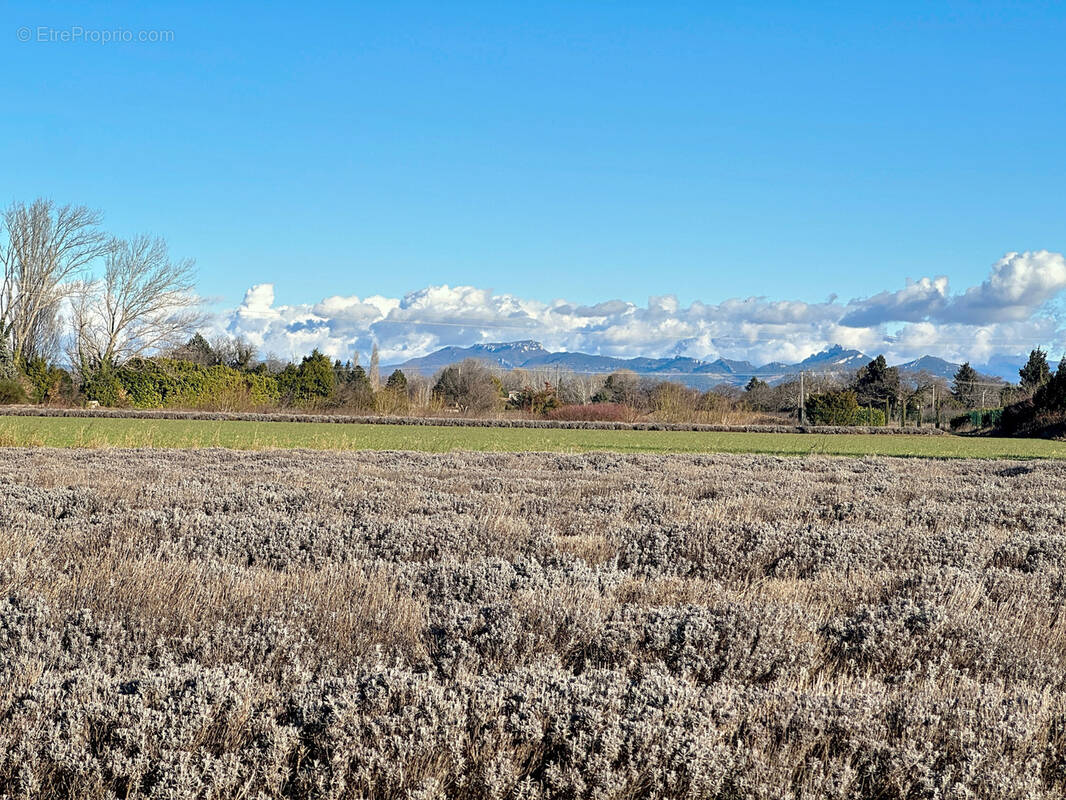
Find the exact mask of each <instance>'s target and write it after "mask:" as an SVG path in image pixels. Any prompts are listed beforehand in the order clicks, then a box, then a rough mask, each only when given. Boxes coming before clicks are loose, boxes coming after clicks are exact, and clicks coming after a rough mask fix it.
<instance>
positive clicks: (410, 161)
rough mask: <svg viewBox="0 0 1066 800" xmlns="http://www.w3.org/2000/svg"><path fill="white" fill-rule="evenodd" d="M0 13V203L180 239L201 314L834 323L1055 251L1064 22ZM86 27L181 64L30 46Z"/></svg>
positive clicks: (573, 8)
mask: <svg viewBox="0 0 1066 800" xmlns="http://www.w3.org/2000/svg"><path fill="white" fill-rule="evenodd" d="M6 11H7V13H6V14H5V15H4V20H5V22H4V25H5V26H6V27H7V28H8V29H9V30H7V31H6V32H5V31H3V30H0V42H2V44H0V69H2V70H3V74H4V75H5V76H7V79H6V80H5V81H4V82H3V85H2V87H0V116H2V118H3V125H2V126H0V175H2V176H3V183H2V184H0V186H2V187H3V191H2V192H0V200H3V201H4V202H5V203H6V202H8V201H10V200H16V199H32V198H33V197H35V196H37V195H42V194H43V195H47V196H51V197H53V198H55V199H56V200H58V201H61V202H68V201H74V202H79V203H85V204H88V205H91V206H94V207H98V208H101V209H103V210H104V211H105V213H106V220H107V224H108V227H109V228H110V229H111V230H113V231H114V232H116V233H117V234H120V235H133V234H136V233H141V232H149V233H154V234H161V235H165V236H166V237H167V239H168V240H169V242H170V244H171V249H172V252H173V253H174V255H175V256H179V257H186V256H187V257H193V258H195V259H196V260H197V263H198V265H199V269H200V283H201V287H200V288H201V292H202V294H203V295H205V296H207V297H209V298H211V299H212V300H213V301H214V304H215V306H216V307H218V308H224V307H235V306H236V305H237V304H238V303H240V302H241V299H242V297H243V296H244V294H245V291H246V290H247V289H248V288H249V287H250V286H252V285H254V284H273V287H274V289H273V291H274V293H275V301H276V303H278V304H281V303H284V304H289V305H292V306H293V307H296V306H300V307H303V306H308V305H310V306H313V304H315V303H318V302H320V301H321V300H322V299H323V298H327V297H330V296H332V295H341V296H350V295H358V296H359V297H361V298H366V297H368V296H372V295H381V296H383V297H388V298H401V297H403V296H404V295H405V294H407V293H409V292H413V291H417V290H419V289H421V288H423V287H428V286H436V285H441V284H447V285H449V286H453V287H454V286H472V287H478V288H480V289H494V290H496V291H497V292H505V293H509V294H512V295H514V296H517V297H520V298H523V299H525V300H529V301H531V302H534V301H535V302H539V303H550V301H552V300H553V299H556V298H565V299H566V300H567V301H568V302H570V303H574V304H587V305H591V304H594V303H598V302H601V301H605V300H611V299H615V298H620V299H622V300H625V301H631V302H633V303H636V304H638V305H640V306H641V307H644V304H645V303H646V302H647V299H648V297H649V296H659V295H675V296H676V297H677V298H678V300H679V301H680V303H681V304H682V306H684V307H688V306H689V304H690V303H692V302H693V301H696V300H699V301H702V302H703V303H707V304H718V303H721V302H723V301H726V300H728V299H729V298H746V297H749V296H766V297H768V298H771V299H777V300H782V301H790V302H792V301H795V302H800V301H804V302H807V303H818V302H820V301H824V300H825V298H826V297H827V296H830V295H837V296H839V298H840V299H841V301H847V300H849V299H852V298H866V297H870V296H872V295H876V294H877V293H879V292H883V291H897V290H900V289H901V288H902V287H904V282H905V279H907V278H913V279H920V278H922V277H925V276H928V277H934V276H937V275H946V276H948V277H949V278H950V282H951V287H952V290H953V291H955V292H962V291H963V290H964V289H965V288H966V287H975V286H978V285H979V284H980V283H981V282H982V281H984V280H986V279H988V278H989V271H990V269H991V268H992V265H993V264H995V263H996V262H997V261H998V260H999V259H1000V258H1001V257H1003V256H1004V254H1006V253H1008V252H1012V251H1020V252H1025V251H1037V250H1042V249H1049V250H1051V251H1060V250H1062V249H1063V242H1062V240H1063V235H1064V230H1066V226H1064V222H1063V219H1064V217H1063V207H1064V203H1063V201H1064V192H1063V187H1064V186H1066V157H1064V154H1066V139H1064V138H1063V133H1064V131H1066V102H1064V98H1066V59H1063V58H1062V55H1061V50H1062V42H1063V41H1066V10H1064V8H1063V6H1062V5H1061V4H1041V3H1027V4H1024V5H1015V4H993V3H950V4H941V3H905V2H894V3H884V4H876V5H875V4H855V3H847V4H845V3H836V4H829V3H826V4H815V3H806V4H777V3H758V4H735V5H731V4H717V3H639V4H633V3H630V4H622V3H612V4H608V3H574V2H570V3H560V4H555V5H553V4H546V3H536V4H525V5H517V4H502V3H484V4H466V3H462V4H450V3H447V4H446V3H424V4H423V3H413V4H412V3H388V4H384V3H382V4H375V5H368V4H360V3H346V4H330V3H317V4H311V3H308V4H304V5H302V6H300V7H298V8H295V7H291V6H290V7H288V8H282V7H263V6H261V5H259V4H256V5H251V4H247V5H244V4H228V3H227V4H201V3H182V4H180V7H179V4H157V3H144V2H142V3H138V4H128V5H127V4H115V3H108V4H106V5H105V4H77V5H74V4H59V3H44V4H36V3H34V4H30V3H14V4H10V3H9V4H7V5H6ZM79 26H80V27H81V28H82V29H85V30H116V29H122V30H130V31H135V32H136V31H139V30H167V31H172V32H173V41H170V42H161V43H145V44H142V43H136V42H135V43H129V44H125V43H114V42H112V43H98V42H86V41H81V42H61V41H38V40H37V39H38V38H39V37H40V35H41V34H40V32H41V31H42V30H44V31H45V34H44V35H45V36H46V37H47V36H48V35H51V34H49V33H47V32H48V31H68V30H71V29H72V28H76V27H79ZM22 27H25V28H27V29H29V31H30V32H31V41H29V42H20V41H19V40H18V36H17V31H18V29H20V28H22ZM1045 299H1046V298H1043V297H1042V301H1043V300H1045ZM912 321H913V320H912ZM883 330H887V331H889V332H890V333H891V331H893V330H894V329H893V328H891V326H890V327H889V328H885V329H883ZM886 335H890V334H886ZM955 335H958V334H955ZM997 335H1000V334H997ZM494 338H515V337H509V336H504V335H502V334H498V335H496V336H495V337H494ZM963 338H965V337H963ZM605 347H606V345H605ZM608 349H609V347H608ZM712 349H713V348H712ZM719 349H720V348H719ZM701 354H702V353H701Z"/></svg>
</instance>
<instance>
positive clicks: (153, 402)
mask: <svg viewBox="0 0 1066 800" xmlns="http://www.w3.org/2000/svg"><path fill="white" fill-rule="evenodd" d="M85 396H86V397H87V398H88V399H90V400H96V401H97V402H99V403H101V404H103V405H106V406H115V405H130V406H133V407H134V408H166V407H185V408H188V407H196V406H202V405H215V406H218V405H225V404H227V403H230V404H235V405H237V404H239V405H243V406H266V405H273V404H276V403H277V402H278V400H279V399H280V397H281V392H280V389H279V386H278V381H277V379H276V378H274V377H273V376H272V375H260V374H256V373H249V372H241V371H240V370H236V369H232V368H231V367H224V366H213V367H205V366H203V365H201V364H194V363H192V362H189V361H177V360H173V359H164V358H160V359H155V358H153V359H144V360H141V359H138V360H136V361H133V362H131V363H130V365H129V366H125V367H122V368H121V369H116V370H107V371H101V372H99V373H97V374H96V375H94V376H93V377H92V378H90V380H89V381H88V382H87V383H86V386H85Z"/></svg>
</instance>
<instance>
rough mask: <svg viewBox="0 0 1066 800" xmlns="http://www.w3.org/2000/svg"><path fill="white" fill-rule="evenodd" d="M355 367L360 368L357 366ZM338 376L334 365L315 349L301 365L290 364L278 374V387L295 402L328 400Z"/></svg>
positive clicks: (305, 357)
mask: <svg viewBox="0 0 1066 800" xmlns="http://www.w3.org/2000/svg"><path fill="white" fill-rule="evenodd" d="M355 369H359V367H356V368H355ZM336 380H337V376H336V373H335V372H334V366H333V364H331V363H330V361H329V358H327V357H326V356H325V355H323V354H322V353H320V352H318V350H317V349H315V350H314V351H313V352H312V353H311V355H309V356H304V359H303V361H301V362H300V365H299V366H296V365H295V364H289V365H288V366H287V367H285V369H284V370H283V371H282V373H281V374H280V375H278V378H277V383H278V388H279V390H280V391H281V393H282V394H284V395H285V397H286V398H287V399H288V400H290V401H294V402H312V403H314V402H318V401H323V400H328V399H330V398H331V397H332V396H333V392H334V389H335V388H336Z"/></svg>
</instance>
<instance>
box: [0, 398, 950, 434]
mask: <svg viewBox="0 0 1066 800" xmlns="http://www.w3.org/2000/svg"><path fill="white" fill-rule="evenodd" d="M586 408H596V406H586ZM0 416H11V417H76V418H92V417H97V418H104V419H107V418H111V419H201V420H216V421H221V420H233V421H246V422H330V423H335V424H341V425H343V424H349V425H428V426H444V427H476V428H562V429H570V430H577V429H585V430H595V429H599V430H636V431H707V432H710V433H715V432H728V431H732V432H737V433H824V434H829V433H864V434H865V433H869V434H884V435H891V434H906V435H908V436H914V435H930V436H936V435H943V434H945V432H944V431H942V430H940V429H939V428H930V427H925V428H893V427H880V426H873V427H863V426H854V425H849V426H842V425H837V426H833V425H773V424H766V423H759V424H742V423H741V424H722V425H704V424H699V423H683V422H618V421H609V420H604V419H566V418H565V417H564V418H561V419H551V418H549V419H528V418H526V417H517V416H512V417H503V418H484V417H416V416H402V417H394V416H380V415H374V416H366V415H363V416H359V415H352V414H331V413H328V412H326V411H322V412H314V413H308V412H304V413H291V412H290V413H286V412H280V411H279V412H268V413H256V412H242V411H179V410H174V409H167V410H152V409H134V408H42V407H41V406H31V405H25V406H2V407H0ZM764 419H765V418H764Z"/></svg>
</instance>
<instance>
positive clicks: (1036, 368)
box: [1018, 347, 1051, 392]
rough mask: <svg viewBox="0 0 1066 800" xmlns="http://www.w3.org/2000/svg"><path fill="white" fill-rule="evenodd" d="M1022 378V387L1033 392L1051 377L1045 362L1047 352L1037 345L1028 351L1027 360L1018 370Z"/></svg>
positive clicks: (1049, 369)
mask: <svg viewBox="0 0 1066 800" xmlns="http://www.w3.org/2000/svg"><path fill="white" fill-rule="evenodd" d="M1018 375H1019V377H1020V378H1021V379H1022V389H1024V390H1025V391H1027V392H1035V391H1036V390H1037V389H1039V388H1040V387H1041V386H1043V385H1044V384H1045V383H1047V382H1048V379H1049V378H1050V377H1051V368H1050V367H1049V366H1048V363H1047V353H1045V352H1044V351H1043V350H1041V349H1040V348H1039V347H1038V348H1036V350H1033V351H1032V352H1030V353H1029V360H1028V361H1027V362H1025V366H1024V367H1022V368H1021V369H1020V370H1018Z"/></svg>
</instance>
